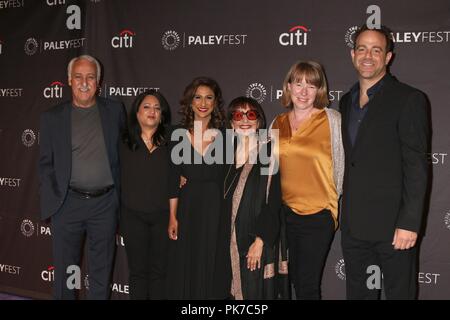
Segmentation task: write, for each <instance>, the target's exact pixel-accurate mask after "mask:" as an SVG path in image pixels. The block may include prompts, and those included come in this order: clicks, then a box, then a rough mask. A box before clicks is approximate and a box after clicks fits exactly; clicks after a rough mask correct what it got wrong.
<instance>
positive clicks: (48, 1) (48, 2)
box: [46, 0, 66, 6]
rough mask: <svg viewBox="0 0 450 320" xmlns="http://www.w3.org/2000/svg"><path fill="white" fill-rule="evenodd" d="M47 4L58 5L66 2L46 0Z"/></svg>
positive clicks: (63, 0) (62, 0) (64, 0)
mask: <svg viewBox="0 0 450 320" xmlns="http://www.w3.org/2000/svg"><path fill="white" fill-rule="evenodd" d="M46 2H47V5H48V6H60V5H63V4H66V0H47V1H46Z"/></svg>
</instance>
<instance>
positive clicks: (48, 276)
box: [41, 266, 55, 282]
mask: <svg viewBox="0 0 450 320" xmlns="http://www.w3.org/2000/svg"><path fill="white" fill-rule="evenodd" d="M41 279H42V280H44V281H47V282H53V281H55V267H54V266H49V267H48V268H47V270H42V272H41Z"/></svg>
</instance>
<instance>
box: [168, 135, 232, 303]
mask: <svg viewBox="0 0 450 320" xmlns="http://www.w3.org/2000/svg"><path fill="white" fill-rule="evenodd" d="M189 146H190V153H191V154H190V159H191V162H190V163H182V164H179V165H173V168H172V174H176V175H178V176H179V175H182V176H184V177H186V178H187V183H186V185H184V186H183V187H182V188H181V189H180V191H179V197H178V210H177V220H178V239H177V240H174V241H170V243H169V246H170V247H169V265H168V280H167V284H168V290H167V292H168V293H167V295H168V298H169V299H223V298H225V293H224V292H217V291H218V288H219V287H221V286H219V285H218V283H217V281H218V280H217V279H218V277H217V263H218V262H217V261H218V260H221V259H225V258H224V257H223V256H224V255H225V256H226V255H227V254H228V253H227V252H224V248H225V247H226V246H225V245H224V242H225V239H219V238H220V237H219V234H221V235H223V233H222V232H219V230H221V229H222V230H223V228H224V226H223V225H222V222H223V221H224V219H223V218H222V213H223V210H222V198H223V191H222V190H223V188H222V183H223V171H224V165H223V164H206V163H204V161H203V163H201V164H193V160H194V154H196V155H197V158H199V157H201V158H202V159H204V157H203V156H202V155H201V154H199V153H198V152H197V151H196V150H195V149H194V147H193V146H192V145H191V144H189ZM208 153H211V155H213V156H214V153H215V150H214V148H212V145H209V146H208V149H207V151H206V154H208ZM219 279H220V278H219ZM219 281H220V280H219Z"/></svg>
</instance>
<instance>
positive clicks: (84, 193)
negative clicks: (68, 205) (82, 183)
mask: <svg viewBox="0 0 450 320" xmlns="http://www.w3.org/2000/svg"><path fill="white" fill-rule="evenodd" d="M113 188H114V185H110V186H107V187H105V188H101V189H97V190H89V191H86V190H80V189H77V188H72V187H69V190H71V191H73V192H75V193H77V194H79V195H80V196H82V197H83V198H85V199H90V198H97V197H100V196H102V195H104V194H106V193H108V192H109V191H110V190H112V189H113Z"/></svg>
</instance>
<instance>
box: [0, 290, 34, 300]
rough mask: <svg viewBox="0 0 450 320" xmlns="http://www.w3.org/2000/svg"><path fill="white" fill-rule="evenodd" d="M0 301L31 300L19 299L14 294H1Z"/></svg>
mask: <svg viewBox="0 0 450 320" xmlns="http://www.w3.org/2000/svg"><path fill="white" fill-rule="evenodd" d="M0 300H31V298H26V297H19V296H14V295H12V294H7V293H2V292H0Z"/></svg>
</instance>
